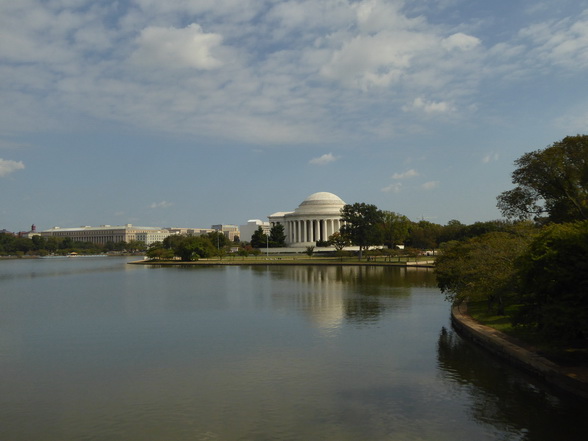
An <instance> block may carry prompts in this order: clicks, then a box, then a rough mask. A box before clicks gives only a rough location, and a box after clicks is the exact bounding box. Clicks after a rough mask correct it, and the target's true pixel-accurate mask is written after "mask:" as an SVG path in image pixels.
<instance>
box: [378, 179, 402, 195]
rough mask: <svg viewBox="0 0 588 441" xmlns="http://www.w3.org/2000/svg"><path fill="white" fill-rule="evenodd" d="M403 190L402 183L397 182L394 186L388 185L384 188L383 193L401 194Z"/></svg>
mask: <svg viewBox="0 0 588 441" xmlns="http://www.w3.org/2000/svg"><path fill="white" fill-rule="evenodd" d="M401 190H402V182H395V183H393V184H390V185H388V186H387V187H384V188H382V190H381V191H383V192H384V193H400V191H401Z"/></svg>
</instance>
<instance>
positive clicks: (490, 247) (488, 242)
mask: <svg viewBox="0 0 588 441" xmlns="http://www.w3.org/2000/svg"><path fill="white" fill-rule="evenodd" d="M530 237H531V236H530V234H529V233H528V232H526V231H524V230H522V229H521V230H520V231H518V232H513V233H505V232H496V233H487V234H484V235H482V236H478V237H474V238H471V239H467V240H464V241H451V242H446V243H445V244H444V245H443V246H442V247H441V255H440V256H439V257H438V258H437V260H436V262H435V272H436V275H437V283H438V285H439V288H440V289H441V291H442V292H443V293H444V294H445V295H446V297H447V299H448V300H451V301H452V302H454V303H461V302H462V301H464V300H471V301H480V300H485V301H488V304H489V306H495V307H496V310H497V312H498V313H499V314H502V313H503V312H504V301H505V299H506V298H507V297H512V296H514V294H515V291H516V280H517V271H516V268H515V261H516V260H517V259H518V258H519V257H520V256H521V255H522V254H523V252H524V251H525V250H526V249H527V246H528V243H529V241H530Z"/></svg>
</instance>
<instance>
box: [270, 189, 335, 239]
mask: <svg viewBox="0 0 588 441" xmlns="http://www.w3.org/2000/svg"><path fill="white" fill-rule="evenodd" d="M344 205H345V202H343V200H341V198H340V197H339V196H337V195H334V194H333V193H328V192H319V193H313V194H311V195H310V196H309V197H307V198H306V199H305V200H304V201H302V203H301V204H300V205H299V206H298V208H296V209H295V210H294V211H288V212H278V213H274V214H272V215H271V216H268V219H269V222H270V225H271V226H274V225H276V224H282V225H283V226H284V233H285V234H286V244H287V245H288V246H289V247H307V246H313V245H315V244H316V242H318V241H327V240H328V239H329V236H331V235H332V234H333V233H336V232H337V231H339V229H340V228H341V225H342V222H341V208H343V206H344Z"/></svg>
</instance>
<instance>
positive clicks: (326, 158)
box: [308, 153, 338, 165]
mask: <svg viewBox="0 0 588 441" xmlns="http://www.w3.org/2000/svg"><path fill="white" fill-rule="evenodd" d="M337 159H338V158H337V157H335V156H334V155H333V154H332V153H326V154H324V155H322V156H319V157H318V158H313V159H311V160H310V161H308V163H309V164H312V165H326V164H329V163H331V162H334V161H336V160H337Z"/></svg>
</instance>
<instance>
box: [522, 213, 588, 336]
mask: <svg viewBox="0 0 588 441" xmlns="http://www.w3.org/2000/svg"><path fill="white" fill-rule="evenodd" d="M518 263H519V270H520V276H521V277H520V280H521V284H520V294H521V302H522V304H523V307H522V308H521V310H520V314H519V316H518V317H517V319H518V322H519V323H522V324H528V325H534V326H536V327H538V328H539V329H540V330H542V331H544V332H545V333H546V334H548V335H550V336H557V337H560V338H563V339H576V338H584V339H586V338H588V221H583V222H573V223H565V224H552V225H550V226H549V227H546V228H545V229H544V230H543V231H542V233H541V234H540V235H539V236H538V237H537V238H536V239H535V240H534V241H533V242H532V243H531V245H530V247H529V251H528V252H527V253H525V254H524V256H523V257H522V258H521V259H520V261H519V262H518Z"/></svg>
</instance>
